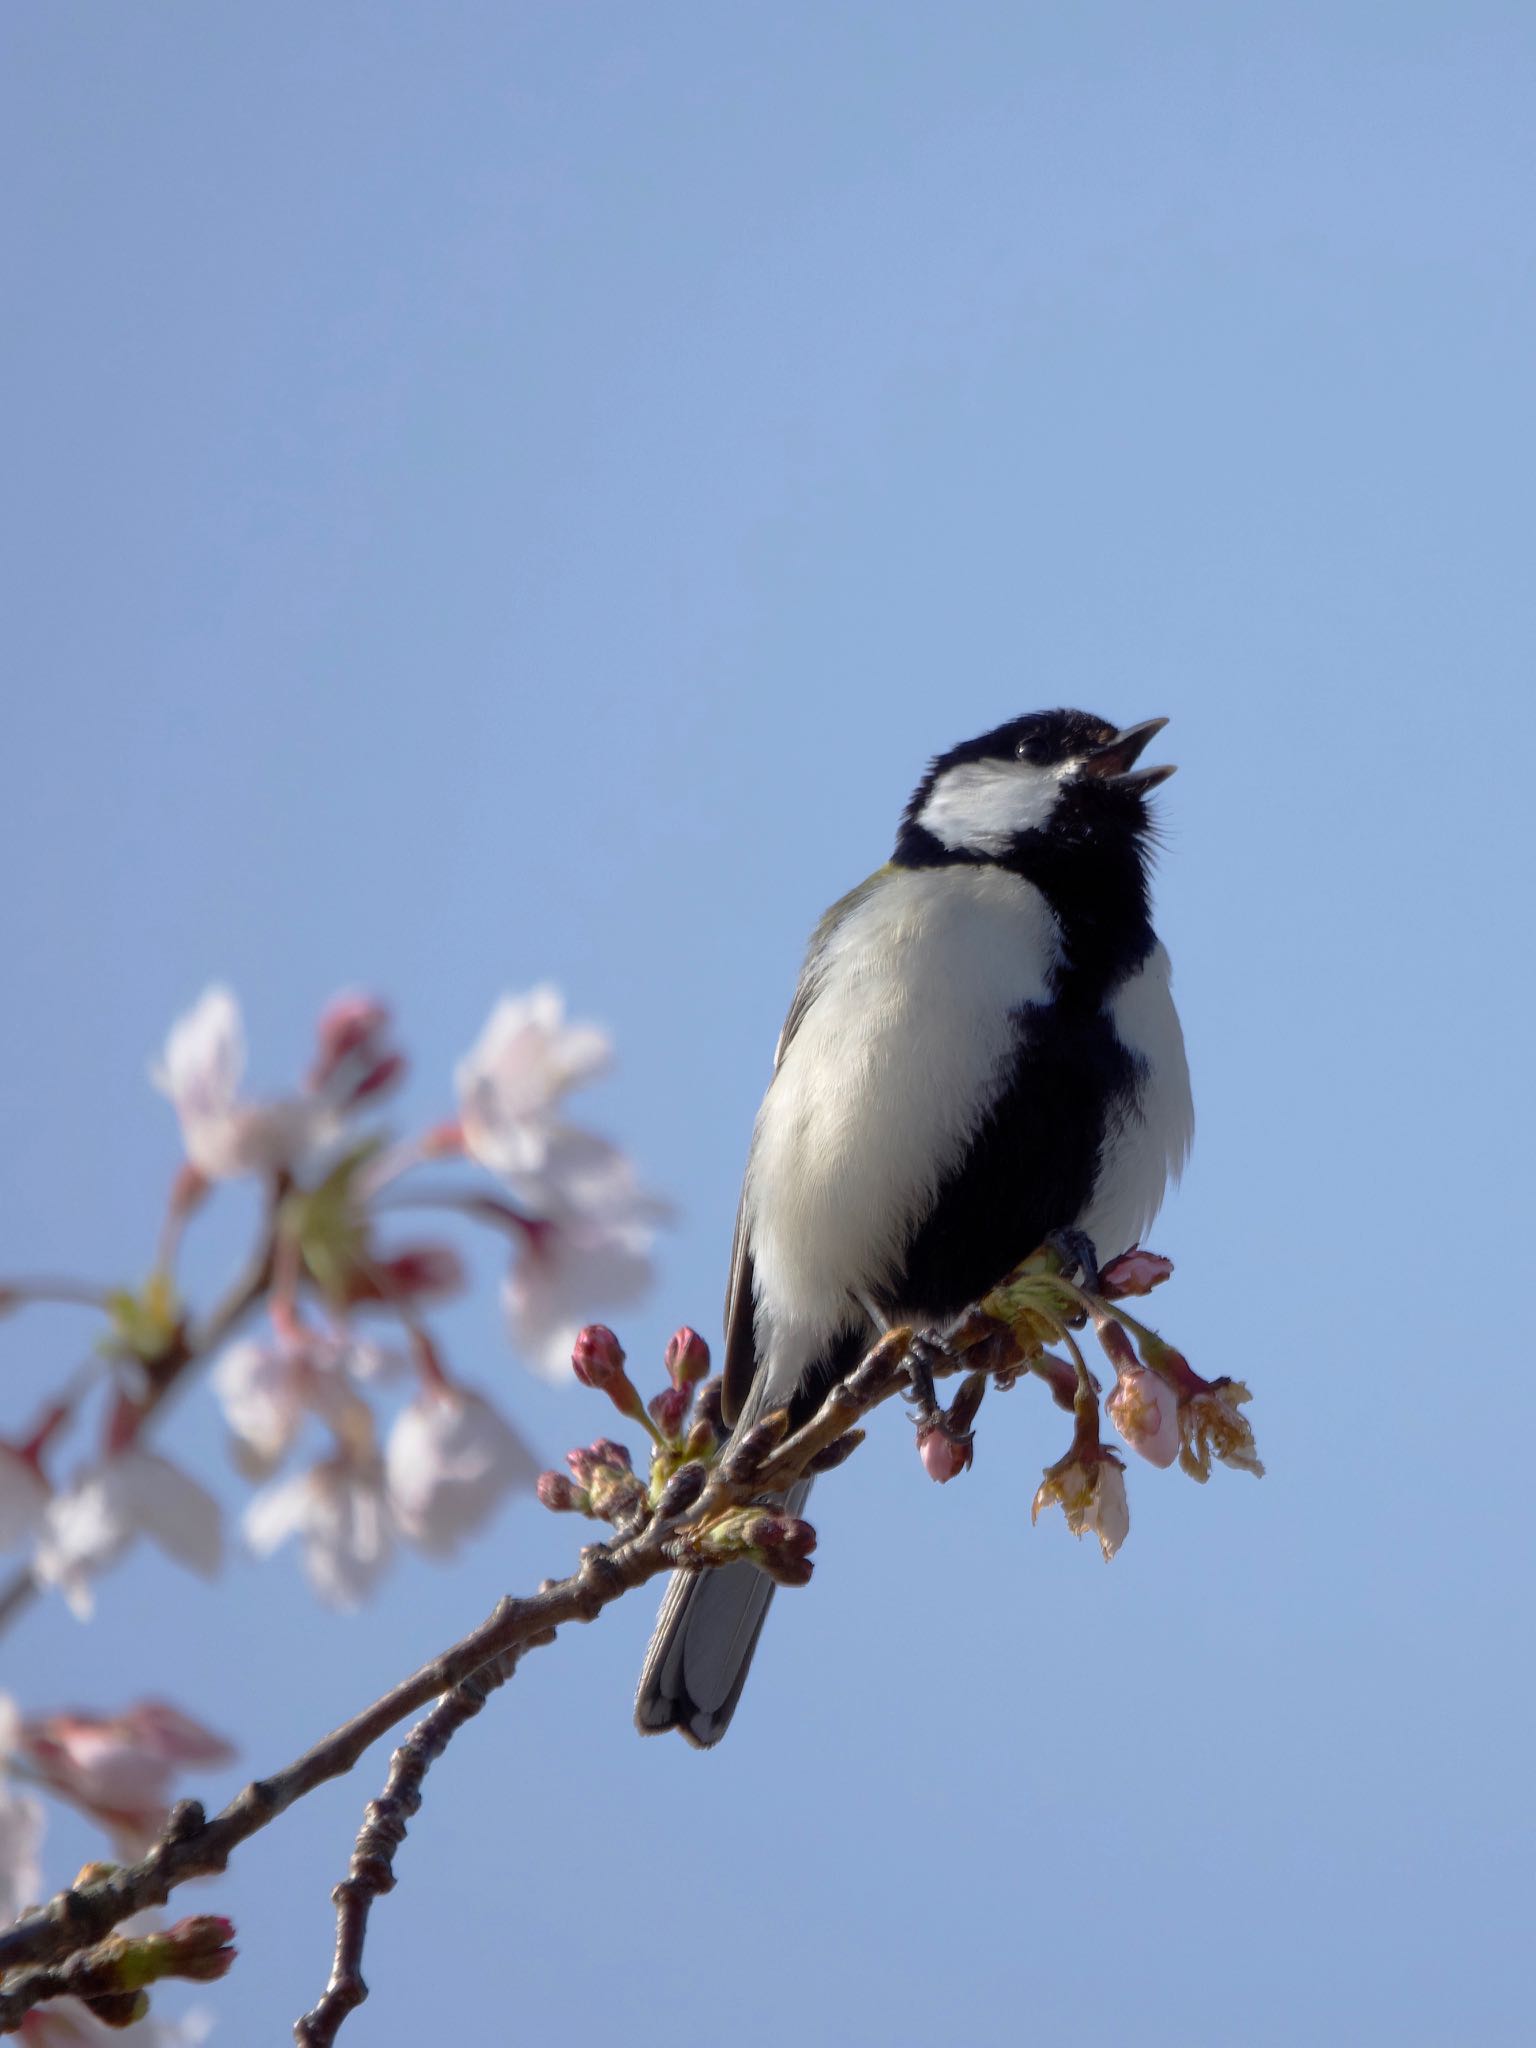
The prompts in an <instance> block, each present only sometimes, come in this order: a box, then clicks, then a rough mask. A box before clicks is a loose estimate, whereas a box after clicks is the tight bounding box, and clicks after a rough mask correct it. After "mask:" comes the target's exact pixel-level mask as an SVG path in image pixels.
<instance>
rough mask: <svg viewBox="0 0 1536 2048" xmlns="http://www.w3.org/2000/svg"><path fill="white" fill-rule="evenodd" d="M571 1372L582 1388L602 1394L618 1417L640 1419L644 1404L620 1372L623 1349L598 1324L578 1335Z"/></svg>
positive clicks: (572, 1354) (607, 1331) (589, 1325)
mask: <svg viewBox="0 0 1536 2048" xmlns="http://www.w3.org/2000/svg"><path fill="white" fill-rule="evenodd" d="M571 1369H572V1371H573V1372H574V1373H575V1375H576V1377H577V1379H579V1380H580V1381H581V1383H582V1385H583V1386H584V1387H596V1388H597V1389H598V1390H599V1392H601V1393H604V1394H606V1395H607V1396H608V1398H609V1400H610V1401H611V1402H612V1403H613V1405H614V1407H615V1408H617V1409H618V1411H619V1413H620V1414H621V1415H629V1416H633V1417H634V1419H635V1421H637V1422H639V1421H641V1420H642V1419H643V1417H644V1415H645V1404H644V1402H642V1400H641V1399H640V1395H639V1393H638V1391H637V1390H636V1388H635V1387H634V1385H633V1384H632V1382H631V1380H630V1378H629V1375H628V1374H627V1373H626V1372H625V1370H624V1348H623V1346H622V1345H621V1344H620V1342H619V1340H618V1338H617V1337H615V1335H614V1334H613V1332H612V1330H610V1329H607V1328H605V1326H604V1325H603V1324H602V1323H588V1324H587V1326H586V1328H585V1329H584V1330H581V1331H579V1332H578V1334H577V1337H576V1343H575V1346H574V1348H573V1349H572V1352H571Z"/></svg>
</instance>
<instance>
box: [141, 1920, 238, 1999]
mask: <svg viewBox="0 0 1536 2048" xmlns="http://www.w3.org/2000/svg"><path fill="white" fill-rule="evenodd" d="M234 1937H235V1923H234V1922H233V1921H232V1920H225V1919H223V1918H222V1917H221V1916H220V1915H218V1914H216V1913H195V1914H191V1915H189V1916H188V1918H187V1919H185V1920H178V1921H177V1922H176V1924H175V1926H174V1927H168V1928H167V1929H166V1930H165V1932H164V1934H152V1935H151V1936H150V1937H149V1939H148V1940H147V1941H146V1942H145V1944H144V1946H145V1948H146V1949H149V1950H151V1951H153V1952H154V1953H155V1955H156V1956H157V1958H159V1959H161V1960H162V1962H163V1968H162V1969H160V1970H157V1971H156V1975H157V1976H159V1975H164V1976H167V1977H187V1978H190V1979H191V1980H192V1981H193V1982H194V1983H197V1984H212V1983H213V1982H214V1981H215V1979H216V1978H219V1977H224V1976H227V1975H228V1974H229V1969H230V1965H231V1964H232V1963H233V1962H234V1960H235V1953H236V1952H235V1950H234V1949H233V1948H232V1947H231V1946H230V1943H231V1942H232V1941H233V1940H234Z"/></svg>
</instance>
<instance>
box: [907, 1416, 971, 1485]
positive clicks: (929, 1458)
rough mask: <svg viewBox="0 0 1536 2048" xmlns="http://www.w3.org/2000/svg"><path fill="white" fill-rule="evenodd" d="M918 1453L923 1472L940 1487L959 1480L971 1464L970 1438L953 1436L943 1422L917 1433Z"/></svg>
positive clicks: (935, 1423) (933, 1424) (931, 1424)
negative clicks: (953, 1480) (952, 1480)
mask: <svg viewBox="0 0 1536 2048" xmlns="http://www.w3.org/2000/svg"><path fill="white" fill-rule="evenodd" d="M917 1452H918V1456H919V1457H920V1458H921V1459H922V1461H923V1470H924V1471H925V1472H926V1473H927V1474H928V1477H929V1478H930V1479H932V1480H934V1481H936V1482H937V1484H938V1485H940V1486H947V1485H948V1484H949V1482H950V1480H951V1479H957V1478H958V1477H959V1476H960V1474H961V1473H962V1472H964V1471H965V1470H966V1469H967V1468H968V1467H969V1465H970V1462H971V1440H970V1438H969V1437H958V1436H951V1435H950V1433H949V1431H948V1430H947V1429H946V1428H945V1427H944V1425H943V1423H942V1422H934V1423H930V1424H929V1426H928V1428H927V1429H920V1430H919V1431H918V1433H917Z"/></svg>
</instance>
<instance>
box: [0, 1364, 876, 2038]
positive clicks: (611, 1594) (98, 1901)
mask: <svg viewBox="0 0 1536 2048" xmlns="http://www.w3.org/2000/svg"><path fill="white" fill-rule="evenodd" d="M906 1334H907V1333H905V1332H901V1331H897V1332H893V1333H892V1335H891V1336H890V1337H887V1338H884V1339H882V1341H881V1342H880V1343H879V1344H877V1345H876V1346H875V1348H874V1350H873V1351H872V1352H871V1353H870V1354H869V1356H868V1357H867V1358H866V1359H865V1360H864V1361H863V1362H862V1363H861V1364H860V1365H859V1366H858V1367H857V1368H856V1369H855V1370H854V1372H853V1373H851V1374H850V1375H849V1377H848V1378H847V1379H846V1380H844V1381H842V1382H841V1383H840V1384H839V1385H838V1386H835V1387H834V1388H832V1390H831V1391H830V1392H829V1393H828V1395H827V1396H826V1398H825V1400H824V1401H823V1403H822V1405H821V1407H820V1409H818V1411H817V1412H816V1414H815V1415H814V1416H812V1417H811V1419H810V1420H809V1421H808V1422H807V1423H806V1424H804V1425H803V1427H802V1428H801V1429H799V1430H797V1431H796V1432H795V1433H794V1435H793V1436H792V1437H790V1438H788V1439H787V1440H786V1441H784V1442H783V1443H782V1444H781V1445H780V1446H779V1447H778V1448H777V1450H776V1452H775V1453H774V1455H773V1456H772V1457H771V1458H770V1459H769V1460H768V1462H767V1463H766V1464H764V1465H762V1466H760V1467H758V1468H756V1469H754V1470H752V1471H750V1472H746V1471H742V1472H739V1473H736V1474H733V1473H732V1472H731V1470H730V1469H729V1468H730V1467H731V1465H732V1462H733V1461H732V1460H731V1459H729V1458H728V1459H726V1460H723V1461H722V1463H721V1465H720V1466H719V1467H717V1468H716V1469H715V1470H714V1471H713V1472H712V1473H711V1476H710V1479H709V1482H708V1484H707V1485H706V1487H705V1489H704V1491H703V1493H702V1494H700V1495H698V1496H696V1497H695V1500H694V1502H693V1504H692V1505H691V1506H690V1508H689V1509H688V1511H687V1513H686V1514H682V1515H678V1516H673V1517H666V1518H663V1517H660V1516H657V1517H653V1518H652V1519H651V1520H650V1521H649V1522H648V1523H647V1524H646V1525H645V1527H644V1528H642V1529H641V1530H640V1531H638V1533H636V1534H635V1535H633V1536H629V1537H627V1538H625V1539H624V1540H622V1541H619V1542H616V1543H614V1544H612V1545H608V1544H602V1543H597V1544H591V1545H589V1546H588V1547H587V1548H586V1549H585V1550H584V1551H583V1552H582V1554H581V1562H580V1565H579V1566H578V1568H577V1570H576V1571H574V1572H572V1573H571V1574H570V1575H569V1577H567V1578H564V1579H557V1580H547V1581H546V1582H545V1584H544V1585H543V1586H542V1587H541V1588H540V1589H539V1591H538V1592H537V1593H534V1594H531V1595H528V1596H526V1597H524V1598H521V1599H513V1598H510V1597H509V1598H506V1599H503V1600H502V1601H500V1602H499V1603H498V1604H497V1606H496V1607H495V1609H494V1610H493V1611H492V1613H491V1614H490V1615H489V1616H488V1617H487V1619H486V1620H485V1621H484V1622H482V1623H481V1625H480V1626H479V1627H478V1628H477V1629H473V1630H471V1632H470V1633H469V1634H468V1635H466V1636H464V1637H463V1638H462V1639H461V1640H460V1641H459V1642H457V1643H455V1644H453V1645H452V1647H451V1648H449V1649H447V1650H445V1651H443V1653H442V1654H441V1655H440V1656H437V1657H434V1658H433V1659H432V1660H431V1662H430V1663H427V1664H424V1665H423V1666H422V1667H421V1669H420V1670H419V1671H416V1672H414V1673H413V1674H412V1675H411V1676H410V1677H409V1678H406V1679H402V1680H401V1682H400V1683H399V1684H398V1685H396V1686H393V1687H392V1688H391V1689H390V1690H389V1691H388V1692H387V1693H385V1694H383V1696H382V1697H381V1698H379V1699H377V1700H375V1701H374V1702H373V1704H372V1705H371V1706H368V1707H365V1708H364V1709H363V1710H362V1712H361V1713H359V1714H355V1715H354V1716H353V1717H352V1719H351V1720H349V1721H345V1722H343V1723H342V1725H341V1726H340V1727H339V1728H337V1729H335V1730H333V1731H332V1733H331V1734H329V1735H327V1736H326V1737H325V1738H324V1739H323V1740H322V1741H320V1742H317V1743H316V1744H315V1745H314V1747H313V1748H312V1749H309V1750H306V1751H305V1753H304V1754H303V1756H301V1757H298V1758H296V1759H295V1760H294V1762H292V1763H291V1764H289V1765H287V1766H286V1768H284V1769H283V1770H280V1771H278V1772H276V1773H274V1774H273V1775H272V1776H271V1777H269V1778H261V1779H256V1780H254V1781H253V1782H252V1783H251V1784H249V1785H247V1786H246V1787H245V1789H244V1791H243V1792H241V1793H239V1794H238V1795H237V1796H236V1797H235V1798H234V1799H232V1800H231V1801H230V1803H229V1805H228V1806H226V1807H225V1808H224V1810H223V1811H222V1812H221V1813H218V1814H215V1815H214V1816H213V1818H212V1819H211V1820H210V1819H208V1818H206V1817H205V1815H204V1812H203V1808H202V1807H201V1805H200V1804H199V1803H198V1802H197V1801H196V1800H191V1799H189V1800H183V1801H181V1802H180V1804H178V1805H177V1806H176V1807H174V1808H173V1809H172V1812H171V1816H170V1819H169V1822H168V1823H167V1826H166V1829H165V1832H164V1834H163V1835H162V1836H161V1838H160V1840H159V1841H158V1842H156V1843H155V1845H154V1847H153V1848H152V1849H151V1850H150V1851H149V1853H148V1854H147V1855H146V1856H143V1857H141V1858H140V1859H139V1861H138V1862H136V1863H131V1864H127V1865H124V1866H122V1867H120V1868H119V1869H116V1870H114V1871H112V1872H111V1873H110V1874H109V1875H108V1876H106V1877H103V1878H99V1879H97V1880H96V1881H95V1882H93V1883H90V1884H86V1885H82V1886H79V1887H72V1888H71V1889H70V1890H68V1891H64V1892H60V1893H59V1894H58V1895H57V1897H55V1898H54V1899H52V1900H51V1901H50V1902H49V1904H48V1905H46V1906H44V1907H41V1908H39V1909H38V1911H36V1912H34V1913H30V1914H28V1915H27V1916H26V1917H25V1918H24V1919H21V1920H18V1921H16V1922H15V1923H14V1924H13V1925H12V1926H10V1927H8V1928H5V1929H3V1930H0V1979H3V1977H4V1976H5V1973H6V1972H8V1971H13V1970H16V1969H19V1968H20V1967H21V1966H23V1965H26V1964H36V1963H49V1962H53V1961H55V1960H57V1959H58V1958H59V1957H62V1956H66V1955H70V1954H73V1953H74V1952H75V1951H77V1950H79V1949H82V1948H88V1947H90V1946H92V1945H93V1944H95V1943H96V1942H99V1941H101V1940H102V1939H103V1938H104V1937H105V1936H106V1935H107V1934H109V1933H110V1932H111V1930H112V1929H113V1928H114V1927H116V1926H117V1925H118V1924H119V1923H120V1922H121V1921H123V1920H126V1919H127V1918H128V1917H129V1916H130V1915H131V1914H134V1913H139V1912H143V1911H144V1910H145V1909H146V1908H147V1907H151V1906H163V1905H164V1904H165V1902H166V1900H167V1899H168V1898H169V1897H170V1894H171V1893H172V1892H173V1891H174V1890H175V1889H176V1887H177V1886H178V1885H181V1884H185V1883H186V1882H187V1880H188V1879H190V1878H194V1877H208V1876H212V1875H214V1874H216V1873H217V1872H219V1871H222V1870H223V1869H224V1868H225V1867H226V1865H227V1864H228V1862H229V1858H230V1856H231V1854H232V1853H233V1852H234V1850H235V1849H236V1848H238V1847H239V1845H240V1844H241V1843H242V1842H244V1841H246V1840H247V1839H248V1838H249V1837H250V1836H252V1835H254V1834H256V1833H257V1832H258V1831H259V1830H260V1829H262V1828H264V1827H267V1826H269V1825H270V1823H271V1822H272V1821H274V1820H276V1819H277V1817H278V1815H279V1814H281V1813H284V1812H286V1811H287V1809H288V1808H289V1807H290V1806H292V1805H293V1804H294V1803H295V1801H297V1800H299V1799H302V1798H303V1797H305V1795H306V1794H307V1793H310V1792H312V1791H314V1790H315V1788H316V1787H317V1786H318V1785H323V1784H325V1783H327V1782H328V1781H329V1780H330V1779H332V1778H338V1777H341V1776H343V1775H344V1774H345V1773H346V1772H347V1771H349V1770H351V1769H352V1767H353V1766H354V1764H356V1763H357V1761H358V1759H359V1758H360V1757H361V1756H362V1755H363V1753H364V1752H365V1751H366V1750H368V1749H369V1748H371V1747H372V1745H373V1744H374V1743H375V1742H377V1741H378V1739H379V1738H380V1736H382V1735H385V1734H387V1733H388V1731H389V1730H390V1729H391V1728H393V1727H394V1726H395V1725H396V1724H397V1723H398V1722H400V1721H403V1720H404V1719H405V1718H406V1717H407V1716H408V1715H410V1714H413V1713H416V1712H417V1711H419V1710H420V1709H421V1708H422V1707H425V1706H427V1705H428V1704H429V1703H430V1702H432V1701H435V1700H440V1699H442V1697H443V1695H445V1694H451V1693H452V1692H453V1690H454V1688H455V1687H457V1686H459V1685H461V1684H462V1683H463V1682H464V1681H465V1680H466V1679H468V1678H470V1677H471V1676H472V1675H474V1674H479V1673H481V1672H483V1671H484V1669H485V1667H487V1666H489V1665H492V1664H493V1663H494V1662H496V1661H497V1660H499V1659H502V1658H506V1657H508V1656H509V1654H510V1655H511V1656H512V1657H513V1658H514V1660H515V1658H516V1656H517V1655H518V1654H520V1653H521V1652H522V1651H523V1650H525V1649H530V1648H532V1647H534V1646H535V1645H536V1644H540V1643H547V1642H551V1641H553V1640H554V1635H555V1631H556V1630H557V1629H558V1628H560V1627H562V1626H564V1625H565V1624H566V1623H567V1622H573V1621H583V1622H585V1621H595V1620H596V1618H597V1616H598V1615H599V1614H601V1613H602V1611H603V1609H604V1608H605V1607H607V1606H609V1605H610V1604H611V1603H612V1602H613V1601H614V1600H617V1599H618V1598H620V1597H621V1596H622V1595H623V1594H625V1593H627V1592H630V1591H632V1590H633V1589H634V1588H635V1587H637V1586H642V1585H644V1584H646V1583H647V1581H649V1580H651V1579H654V1578H657V1577H658V1576H660V1575H661V1574H662V1573H663V1572H667V1571H671V1570H673V1569H674V1568H676V1567H677V1566H679V1565H686V1566H692V1567H697V1568H699V1569H701V1570H707V1569H710V1568H711V1566H712V1565H713V1564H715V1563H717V1562H725V1561H726V1560H724V1559H720V1560H716V1559H711V1558H707V1557H702V1556H700V1554H699V1552H698V1550H697V1548H696V1546H695V1544H694V1543H693V1541H692V1540H691V1539H692V1538H693V1536H694V1533H695V1530H696V1528H697V1526H698V1525H699V1524H700V1523H702V1522H704V1521H707V1520H708V1519H710V1518H711V1517H713V1516H715V1515H718V1514H720V1513H721V1512H723V1511H726V1510H728V1509H731V1508H735V1507H741V1506H746V1505H749V1504H750V1503H751V1502H752V1501H753V1500H754V1499H756V1498H758V1497H759V1496H760V1495H761V1493H762V1491H763V1488H764V1477H765V1475H766V1474H769V1473H771V1474H772V1483H773V1485H774V1486H776V1487H777V1486H782V1485H787V1484H788V1483H789V1482H790V1481H791V1480H792V1479H793V1478H795V1477H798V1476H799V1473H800V1471H802V1470H803V1469H804V1467H805V1466H806V1465H808V1464H809V1463H810V1461H811V1459H812V1458H813V1457H814V1456H815V1455H816V1454H817V1453H818V1452H819V1451H820V1450H822V1449H823V1448H825V1447H826V1446H827V1445H830V1444H831V1443H833V1442H835V1441H837V1439H838V1438H839V1437H841V1436H842V1435H844V1434H845V1433H846V1432H847V1430H848V1428H849V1426H850V1425H851V1424H852V1423H853V1422H855V1421H856V1420H857V1419H858V1418H859V1417H860V1416H862V1415H863V1414H865V1413H867V1412H868V1410H869V1409H871V1408H873V1407H875V1406H876V1405H877V1404H878V1403H879V1402H881V1401H883V1400H885V1399H886V1398H888V1397H889V1396H890V1395H891V1394H893V1393H895V1392H896V1391H897V1390H898V1388H900V1387H901V1386H902V1385H903V1384H904V1380H903V1373H902V1361H903V1359H904V1357H905V1343H906ZM485 1690H486V1691H489V1690H490V1687H489V1686H488V1685H487V1686H486V1687H485ZM482 1697H483V1695H482ZM464 1718H467V1715H463V1714H461V1715H460V1716H459V1719H464ZM431 1720H432V1717H431V1716H430V1715H429V1716H428V1717H427V1723H430V1722H431ZM427 1723H424V1724H423V1726H424V1727H425V1726H426V1725H427ZM457 1725H458V1721H457V1720H454V1721H452V1723H451V1725H449V1726H448V1727H447V1729H446V1734H444V1736H443V1739H444V1740H446V1737H447V1735H448V1734H451V1733H452V1729H453V1727H455V1726H457ZM442 1726H443V1724H437V1728H436V1729H435V1730H434V1735H433V1738H432V1739H433V1740H434V1741H435V1739H436V1734H437V1733H438V1732H440V1731H441V1729H442ZM438 1746H439V1747H440V1744H439V1745H438ZM407 1747H408V1745H407ZM435 1754H437V1747H434V1748H433V1749H432V1751H431V1755H435ZM430 1760H431V1759H430V1756H427V1757H426V1758H425V1761H424V1762H423V1764H422V1767H421V1768H422V1770H423V1771H424V1770H425V1766H426V1762H429V1761H430ZM349 1954H350V1951H349ZM356 1960H357V1958H356V1956H355V1955H352V1956H351V1961H352V1964H353V1966H354V1967H355V1965H356ZM27 2009H28V2006H27V2003H26V2002H25V2001H23V2000H22V1999H20V1998H19V1997H18V1996H17V1994H16V1993H15V1992H14V1991H13V1990H12V1988H11V1987H10V1986H6V1987H5V1988H4V1989H0V2032H3V2031H7V2030H14V2029H15V2028H16V2027H17V2026H18V2025H19V2024H20V2021H21V2018H22V2016H23V2014H24V2013H25V2011H26V2010H27ZM338 2024H339V2021H338Z"/></svg>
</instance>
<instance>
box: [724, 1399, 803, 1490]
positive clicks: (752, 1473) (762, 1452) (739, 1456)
mask: <svg viewBox="0 0 1536 2048" xmlns="http://www.w3.org/2000/svg"><path fill="white" fill-rule="evenodd" d="M788 1434H789V1410H788V1409H787V1408H773V1409H770V1410H769V1412H768V1413H767V1414H766V1415H764V1416H762V1417H761V1418H760V1419H759V1420H758V1421H756V1422H754V1423H753V1425H752V1427H751V1428H750V1429H749V1430H746V1431H745V1432H744V1433H743V1434H742V1435H741V1436H739V1437H738V1438H737V1439H736V1441H735V1443H734V1444H733V1445H732V1446H731V1449H730V1452H729V1455H728V1457H727V1459H726V1465H725V1470H726V1474H727V1477H729V1478H730V1479H733V1480H735V1481H737V1482H738V1483H742V1482H746V1481H750V1480H752V1479H753V1478H755V1477H756V1475H757V1473H758V1471H759V1469H760V1468H761V1466H762V1465H763V1464H764V1463H765V1461H766V1460H767V1459H768V1458H769V1457H770V1456H771V1455H772V1453H773V1452H774V1451H776V1450H777V1449H778V1447H779V1445H780V1444H781V1443H783V1441H784V1439H785V1437H786V1436H788Z"/></svg>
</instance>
